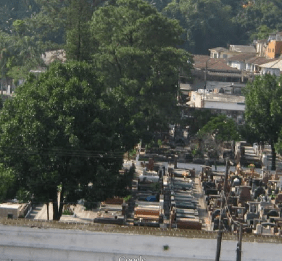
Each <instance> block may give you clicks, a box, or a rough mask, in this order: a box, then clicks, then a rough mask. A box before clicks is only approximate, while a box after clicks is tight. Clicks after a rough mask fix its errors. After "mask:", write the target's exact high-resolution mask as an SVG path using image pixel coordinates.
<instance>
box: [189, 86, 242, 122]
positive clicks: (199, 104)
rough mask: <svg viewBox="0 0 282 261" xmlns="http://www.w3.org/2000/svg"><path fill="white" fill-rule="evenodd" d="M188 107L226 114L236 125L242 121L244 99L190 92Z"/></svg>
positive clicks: (219, 94) (234, 96)
mask: <svg viewBox="0 0 282 261" xmlns="http://www.w3.org/2000/svg"><path fill="white" fill-rule="evenodd" d="M187 105H189V106H190V107H195V108H201V109H210V110H212V111H213V112H215V113H222V114H226V115H227V116H228V117H232V118H234V119H235V120H236V121H237V122H238V123H240V121H241V120H242V117H243V114H244V111H245V97H244V96H237V95H229V94H223V93H205V92H203V93H200V92H195V91H193V92H191V100H190V101H189V102H187Z"/></svg>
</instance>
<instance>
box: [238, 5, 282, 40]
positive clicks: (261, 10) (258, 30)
mask: <svg viewBox="0 0 282 261" xmlns="http://www.w3.org/2000/svg"><path fill="white" fill-rule="evenodd" d="M281 15H282V9H281V2H280V1H276V0H269V1H264V0H256V1H249V2H248V4H245V5H244V6H243V8H241V10H240V11H239V13H238V15H237V16H235V17H234V18H233V21H234V23H236V24H237V25H238V36H239V37H240V38H241V39H242V41H245V42H250V40H253V39H255V38H260V39H262V38H264V39H266V38H267V37H268V35H267V34H268V32H273V31H279V30H281V29H282V16H281ZM265 37H266V38H265Z"/></svg>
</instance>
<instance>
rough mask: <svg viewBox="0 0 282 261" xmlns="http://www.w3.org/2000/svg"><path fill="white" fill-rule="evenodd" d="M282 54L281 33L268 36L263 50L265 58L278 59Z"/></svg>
mask: <svg viewBox="0 0 282 261" xmlns="http://www.w3.org/2000/svg"><path fill="white" fill-rule="evenodd" d="M281 54H282V32H278V33H274V34H270V35H269V38H268V42H267V47H266V50H265V57H267V58H279V57H280V55H281Z"/></svg>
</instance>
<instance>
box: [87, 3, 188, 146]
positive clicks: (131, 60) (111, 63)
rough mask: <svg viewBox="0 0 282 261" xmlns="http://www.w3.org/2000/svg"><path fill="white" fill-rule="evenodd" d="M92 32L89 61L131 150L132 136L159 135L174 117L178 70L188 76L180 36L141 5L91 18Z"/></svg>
mask: <svg viewBox="0 0 282 261" xmlns="http://www.w3.org/2000/svg"><path fill="white" fill-rule="evenodd" d="M91 31H92V35H93V41H94V42H95V44H96V46H97V47H96V52H95V53H94V55H93V60H94V62H95V63H96V65H97V67H98V68H100V73H101V74H102V75H103V77H104V79H105V81H106V82H107V85H108V88H109V90H111V92H112V94H113V95H114V96H115V98H116V99H117V100H118V101H119V104H120V105H121V107H120V111H121V114H122V115H123V116H124V117H123V119H122V120H121V122H120V126H121V128H122V129H123V131H124V133H126V135H125V136H124V137H125V138H126V140H127V141H128V146H129V147H130V146H132V145H133V144H134V143H135V142H136V140H134V139H131V138H130V137H131V136H132V134H133V133H136V134H138V135H140V133H142V131H146V130H150V131H153V130H155V129H158V130H160V129H161V128H164V126H167V123H168V122H169V121H171V120H172V116H173V117H174V115H175V114H174V112H176V110H177V106H176V105H177V100H176V97H177V91H178V88H177V87H178V74H179V70H180V68H183V70H185V71H188V75H189V71H190V67H191V64H192V63H190V62H189V61H190V60H191V58H190V55H189V54H188V53H187V52H185V51H184V50H183V49H180V48H178V45H179V44H180V43H181V34H182V32H183V30H182V28H181V27H180V25H179V23H178V22H177V21H176V20H171V19H168V18H167V17H165V16H163V15H162V14H160V13H159V12H158V11H157V9H156V8H154V7H152V6H150V5H149V4H148V3H146V2H145V1H142V0H119V1H117V2H116V4H114V5H107V6H104V7H101V8H99V9H98V10H97V11H96V12H95V13H94V15H93V19H92V22H91ZM128 135H129V136H128ZM130 143H131V144H130Z"/></svg>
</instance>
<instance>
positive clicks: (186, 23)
mask: <svg viewBox="0 0 282 261" xmlns="http://www.w3.org/2000/svg"><path fill="white" fill-rule="evenodd" d="M164 12H165V13H166V14H167V15H168V16H169V17H173V18H176V19H178V20H179V21H180V23H181V25H182V26H183V27H184V28H185V35H184V38H185V40H186V42H185V45H184V46H185V49H186V50H188V51H190V52H192V53H196V54H206V53H207V52H208V49H209V48H213V47H218V46H226V45H227V44H228V43H229V44H230V43H232V41H233V39H234V38H235V37H234V32H233V29H234V28H233V24H232V22H231V18H232V8H231V6H230V5H227V4H223V3H222V2H221V1H220V0H188V1H187V0H179V1H176V0H173V1H171V3H170V4H168V5H167V7H166V8H165V9H164Z"/></svg>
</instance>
